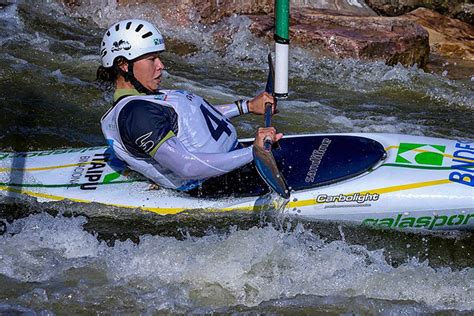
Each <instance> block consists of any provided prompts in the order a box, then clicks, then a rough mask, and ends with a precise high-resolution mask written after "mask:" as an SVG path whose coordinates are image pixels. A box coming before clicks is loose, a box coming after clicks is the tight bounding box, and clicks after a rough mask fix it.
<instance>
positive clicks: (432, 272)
mask: <svg viewBox="0 0 474 316" xmlns="http://www.w3.org/2000/svg"><path fill="white" fill-rule="evenodd" d="M84 222H85V220H84V219H83V218H62V217H59V218H52V217H51V216H48V215H45V214H41V215H34V216H30V217H29V218H26V219H22V220H18V221H16V222H14V223H13V224H12V225H8V233H13V232H14V233H15V235H13V236H10V235H9V234H7V235H4V236H2V237H1V239H0V263H1V264H0V273H1V274H3V275H5V276H8V277H10V278H13V279H16V280H19V281H22V282H39V284H38V286H37V288H39V289H40V290H36V292H35V293H33V294H34V295H29V296H28V297H29V299H35V297H36V300H37V301H39V300H42V302H43V303H44V302H46V301H47V302H49V303H50V304H54V303H55V302H56V300H58V299H59V297H60V295H58V294H55V293H56V292H54V291H59V292H61V291H62V289H50V290H48V291H53V293H48V292H43V291H42V290H41V288H44V287H42V286H41V284H43V282H48V280H52V279H54V278H57V277H58V276H60V275H63V277H64V275H65V273H66V272H67V271H68V270H69V269H71V268H78V267H86V268H88V269H91V273H92V271H93V270H97V269H98V271H97V272H94V273H100V274H102V273H105V274H106V275H107V278H106V279H105V280H104V281H103V282H105V283H101V285H99V286H98V287H94V286H91V285H89V286H88V293H89V294H88V295H85V294H84V293H82V294H79V293H80V288H81V285H80V282H79V283H77V281H76V282H71V284H75V283H77V284H78V285H77V288H74V285H71V287H72V288H70V289H69V291H73V292H74V293H77V299H80V300H82V301H78V302H77V303H78V304H86V303H87V304H92V303H94V302H96V300H99V302H100V299H102V298H104V297H108V296H109V297H110V296H114V295H117V293H116V291H117V289H118V288H120V289H122V290H125V291H126V292H125V293H126V297H127V298H126V300H127V302H128V304H129V306H130V307H132V308H134V309H135V310H142V309H143V308H146V309H147V310H149V311H153V310H155V311H157V310H161V309H167V310H172V311H184V310H188V309H189V308H198V307H203V306H207V307H211V308H219V307H223V306H233V305H239V304H241V305H244V306H255V305H258V304H260V303H261V302H266V301H269V300H273V299H279V298H282V297H289V298H290V297H294V296H296V295H301V294H304V295H317V296H342V297H357V296H365V297H367V298H373V299H387V300H391V301H400V300H412V301H415V302H417V303H420V304H426V305H427V306H429V307H430V308H433V309H447V308H452V309H456V310H469V309H473V308H474V301H473V300H472V291H473V288H472V284H474V269H472V268H466V269H463V270H460V271H455V270H452V269H450V268H437V269H434V268H432V267H430V266H429V264H428V262H419V261H418V260H416V259H410V260H408V261H407V262H406V263H404V264H402V265H400V266H398V267H393V266H391V265H390V264H389V263H388V262H387V261H386V259H385V257H384V255H383V249H379V250H374V251H370V250H368V249H367V248H366V247H365V246H361V245H350V244H348V243H346V242H344V241H333V242H326V241H324V240H322V239H321V238H320V237H319V236H318V235H317V234H314V233H312V232H310V231H305V230H304V229H303V228H302V227H301V226H300V227H299V229H296V230H295V231H294V232H291V231H285V232H284V231H279V230H276V229H275V228H273V227H264V228H257V227H253V228H251V229H249V230H240V231H239V230H234V231H231V232H230V233H228V234H227V235H217V234H212V235H208V236H205V237H202V238H196V237H193V238H188V239H186V240H176V239H174V238H170V237H159V236H149V235H148V236H142V237H141V239H140V243H139V244H134V243H132V242H131V241H125V242H116V244H115V246H114V247H107V246H105V245H104V244H103V243H100V242H98V241H97V240H96V239H95V237H94V236H92V235H90V234H89V233H87V232H85V231H84V230H83V229H82V225H83V224H84ZM66 275H67V274H66ZM76 277H77V276H76ZM80 278H87V276H85V275H82V276H80ZM122 290H121V291H122ZM119 294H120V292H119ZM32 297H33V298H32ZM46 298H47V300H46ZM124 299H125V298H124ZM84 300H86V301H84ZM96 303H97V302H96ZM130 304H132V305H130Z"/></svg>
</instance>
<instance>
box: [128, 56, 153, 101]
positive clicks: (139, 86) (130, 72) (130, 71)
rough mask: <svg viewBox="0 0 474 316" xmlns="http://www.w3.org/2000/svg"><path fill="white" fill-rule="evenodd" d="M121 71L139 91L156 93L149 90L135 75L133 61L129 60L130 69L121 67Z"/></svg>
mask: <svg viewBox="0 0 474 316" xmlns="http://www.w3.org/2000/svg"><path fill="white" fill-rule="evenodd" d="M119 69H120V68H119ZM120 73H121V74H122V76H123V77H124V78H125V80H127V81H130V83H131V84H132V85H133V86H134V87H135V89H137V91H138V92H140V93H145V94H153V93H155V92H154V91H151V90H148V89H147V88H145V87H144V86H143V85H142V84H141V83H140V81H138V80H137V79H136V78H135V76H134V75H133V61H129V62H128V71H127V72H125V71H123V70H122V69H120Z"/></svg>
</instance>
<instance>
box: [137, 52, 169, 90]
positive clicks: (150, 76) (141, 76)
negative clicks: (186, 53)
mask: <svg viewBox="0 0 474 316" xmlns="http://www.w3.org/2000/svg"><path fill="white" fill-rule="evenodd" d="M164 68H165V66H164V65H163V63H162V62H161V60H160V58H159V57H158V53H150V54H146V55H143V56H142V57H140V58H138V59H137V60H135V62H134V63H133V74H134V76H135V78H136V79H137V80H138V81H139V82H140V83H141V84H142V85H143V86H144V87H145V88H147V89H148V90H150V91H156V90H157V89H158V86H159V85H160V83H161V75H162V73H161V71H162V70H163V69H164Z"/></svg>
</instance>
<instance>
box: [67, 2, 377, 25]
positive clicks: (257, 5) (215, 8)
mask: <svg viewBox="0 0 474 316" xmlns="http://www.w3.org/2000/svg"><path fill="white" fill-rule="evenodd" d="M62 1H63V3H65V4H66V5H68V6H69V7H74V6H76V7H77V6H84V5H89V4H91V2H93V0H62ZM116 1H117V5H118V6H119V7H125V6H136V5H143V4H147V5H150V6H153V7H155V8H156V9H157V10H159V12H160V14H161V15H162V16H163V17H165V18H166V19H167V20H168V21H174V22H179V23H180V24H184V25H189V24H190V23H192V22H200V23H204V24H213V23H217V22H219V21H220V20H222V18H224V17H228V16H231V15H232V14H239V15H270V14H273V11H274V3H275V1H274V0H259V1H255V0H240V1H238V5H236V1H235V0H159V1H158V0H116ZM290 7H291V10H293V9H298V8H303V7H309V8H317V9H323V10H331V11H337V12H340V13H341V14H345V15H356V16H375V15H377V14H376V13H375V12H374V11H373V10H372V9H371V8H369V7H368V6H367V5H366V4H365V2H364V1H362V0H334V1H326V0H309V1H308V0H291V1H290Z"/></svg>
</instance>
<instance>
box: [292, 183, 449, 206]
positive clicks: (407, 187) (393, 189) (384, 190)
mask: <svg viewBox="0 0 474 316" xmlns="http://www.w3.org/2000/svg"><path fill="white" fill-rule="evenodd" d="M450 182H451V181H449V180H448V179H442V180H433V181H426V182H418V183H409V184H402V185H395V186H391V187H385V188H378V189H372V190H364V191H360V192H353V193H348V194H344V195H352V194H356V193H359V194H366V193H371V194H374V193H377V194H379V195H381V194H384V193H392V192H398V191H404V190H411V189H418V188H423V187H429V186H434V185H441V184H447V183H450ZM316 204H325V203H318V202H316V200H315V199H310V200H302V201H295V202H290V203H288V207H302V206H309V205H316Z"/></svg>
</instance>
